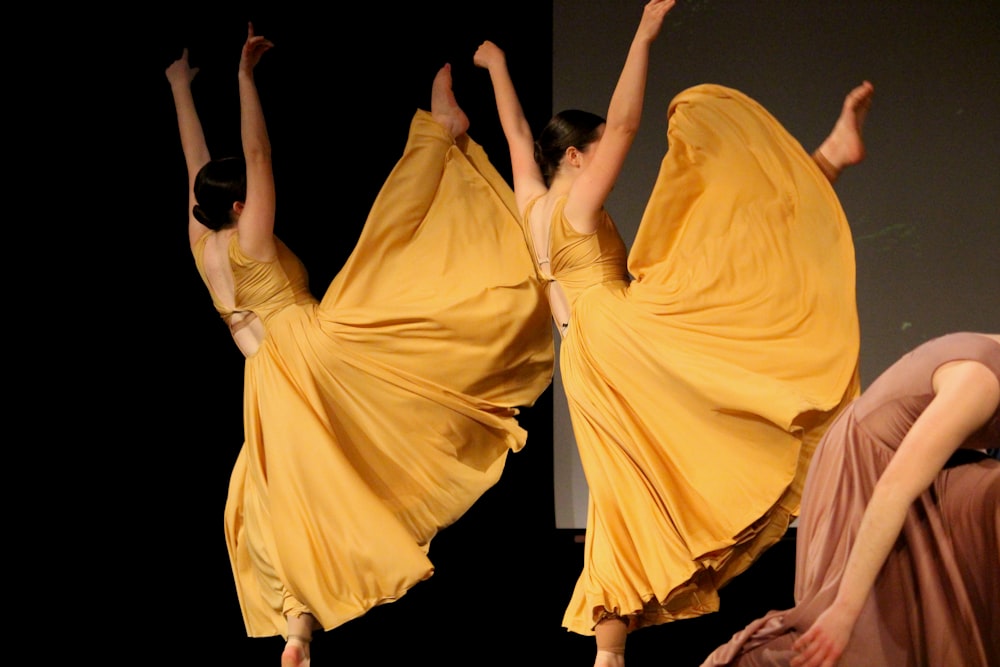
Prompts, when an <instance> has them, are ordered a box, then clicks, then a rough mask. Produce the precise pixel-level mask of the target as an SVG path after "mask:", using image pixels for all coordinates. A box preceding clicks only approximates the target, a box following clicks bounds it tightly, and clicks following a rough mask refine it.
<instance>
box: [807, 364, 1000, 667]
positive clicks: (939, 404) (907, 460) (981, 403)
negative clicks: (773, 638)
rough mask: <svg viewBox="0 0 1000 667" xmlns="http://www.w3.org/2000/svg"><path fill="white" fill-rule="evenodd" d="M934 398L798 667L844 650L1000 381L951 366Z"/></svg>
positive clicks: (887, 480)
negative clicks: (909, 519)
mask: <svg viewBox="0 0 1000 667" xmlns="http://www.w3.org/2000/svg"><path fill="white" fill-rule="evenodd" d="M933 385H934V398H933V400H931V402H930V404H929V405H928V406H927V408H926V409H925V410H924V412H923V413H922V414H921V415H920V417H918V418H917V420H916V421H915V422H914V423H913V426H912V427H911V428H910V430H909V432H908V433H907V434H906V436H905V437H904V438H903V440H902V442H901V443H900V445H899V448H898V449H897V450H896V453H895V454H894V455H893V457H892V461H890V462H889V465H888V466H887V467H886V469H885V472H883V473H882V476H881V477H880V478H879V480H878V482H877V483H876V485H875V489H874V491H873V492H872V496H871V499H870V500H869V501H868V506H867V507H866V508H865V512H864V515H863V516H862V518H861V525H860V527H859V528H858V534H857V537H856V539H855V541H854V545H853V546H852V547H851V553H850V555H849V556H848V559H847V565H846V567H845V569H844V576H843V578H842V579H841V582H840V586H839V588H838V589H837V596H836V598H835V599H834V601H833V603H832V604H831V605H830V607H829V608H827V609H826V610H825V611H824V612H823V613H822V614H820V615H819V617H818V618H817V619H816V622H815V623H813V625H812V626H811V627H810V628H809V629H808V630H807V631H806V632H805V633H804V634H803V635H802V637H800V638H799V639H798V640H797V641H796V643H795V645H794V649H795V650H796V652H797V655H796V656H795V657H794V658H793V659H792V661H791V665H792V667H833V665H836V664H837V660H838V659H839V658H840V655H841V654H842V653H843V651H844V648H845V647H846V646H847V642H848V641H849V640H850V637H851V633H852V632H853V630H854V624H855V623H856V621H857V618H858V615H859V614H860V613H861V610H862V607H863V606H864V604H865V600H866V599H867V598H868V595H869V593H870V592H871V590H872V587H873V586H874V585H875V580H876V578H877V577H878V573H879V571H880V570H881V569H882V565H883V564H884V563H885V560H886V558H887V557H888V555H889V552H890V551H891V549H892V546H893V544H895V543H896V540H897V538H898V537H899V533H900V531H901V530H902V526H903V522H904V519H905V518H906V513H907V512H908V510H909V508H910V506H911V505H912V504H913V502H914V500H916V498H917V496H919V495H920V494H921V493H923V492H924V491H925V490H926V489H927V488H928V487H929V486H930V484H931V483H932V482H933V481H934V478H935V477H936V476H937V474H938V473H939V472H940V471H941V470H942V468H943V467H944V465H945V463H946V462H947V461H948V458H949V457H950V456H951V455H952V454H954V453H955V450H956V449H958V448H959V446H961V445H962V443H964V442H966V441H967V440H968V438H969V436H970V435H972V434H973V433H975V432H976V431H977V430H979V429H980V428H981V427H982V426H983V425H984V424H986V423H987V421H988V420H989V419H990V418H991V417H992V415H993V414H994V413H995V412H996V410H997V406H998V405H1000V382H998V381H997V378H996V375H994V374H993V371H991V370H990V369H989V368H987V367H986V366H985V365H983V364H981V363H979V362H977V361H952V362H949V363H947V364H944V365H942V366H941V368H939V369H938V370H937V371H936V372H935V373H934V378H933Z"/></svg>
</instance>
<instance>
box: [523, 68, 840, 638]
mask: <svg viewBox="0 0 1000 667" xmlns="http://www.w3.org/2000/svg"><path fill="white" fill-rule="evenodd" d="M668 117H669V124H668V132H667V136H668V141H669V150H668V151H667V154H666V157H665V158H664V160H663V162H662V165H661V170H660V173H659V176H658V180H657V182H656V184H655V186H654V189H653V192H652V194H651V196H650V200H649V202H648V205H647V208H646V211H645V213H644V215H643V219H642V223H641V225H640V228H639V232H638V234H637V237H636V240H635V244H634V246H633V248H632V250H631V252H630V253H629V254H628V256H627V265H626V253H625V247H624V243H623V242H622V240H621V237H620V236H619V234H618V232H617V230H616V229H615V226H614V223H613V222H612V221H611V219H610V218H608V217H606V218H605V221H604V225H603V226H601V227H600V228H599V229H598V230H597V231H596V233H594V234H579V233H576V232H575V231H574V230H573V229H572V227H571V226H570V225H569V223H568V222H567V221H566V219H565V217H564V216H563V214H562V206H561V205H557V206H556V210H555V213H554V215H553V221H552V228H551V244H550V248H551V249H552V251H551V253H550V260H551V276H552V277H553V278H555V279H557V280H558V281H559V282H560V283H561V284H562V286H563V287H564V289H565V291H566V292H567V296H568V298H569V300H570V302H571V305H572V313H571V317H570V322H569V328H568V330H567V333H566V337H565V339H564V340H563V342H562V345H561V348H560V371H561V374H562V379H563V382H564V385H565V391H566V396H567V400H568V403H569V410H570V416H571V419H572V423H573V429H574V433H575V436H576V440H577V445H578V447H579V451H580V458H581V461H582V464H583V469H584V472H585V475H586V479H587V483H588V487H589V491H590V498H589V506H588V517H587V533H586V542H585V547H584V550H585V555H584V567H583V571H582V573H581V575H580V577H579V579H578V581H577V584H576V587H575V590H574V592H573V596H572V599H571V601H570V603H569V606H568V608H567V609H566V612H565V615H564V618H563V625H564V626H565V627H566V628H568V629H569V630H571V631H573V632H576V633H579V634H593V627H594V625H595V620H596V619H597V618H598V616H597V610H598V609H599V608H601V607H603V608H605V609H607V610H608V611H611V612H614V613H618V614H620V615H631V616H633V620H632V623H633V625H632V627H633V628H638V627H644V626H648V625H655V624H659V623H665V622H668V621H672V620H675V619H681V618H688V617H692V616H697V615H700V614H704V613H708V612H711V611H716V610H717V609H718V606H719V599H718V589H719V588H720V587H721V586H722V585H723V584H725V583H726V581H728V580H729V579H731V578H732V577H734V576H736V575H737V574H739V573H740V572H742V571H744V570H745V569H746V568H747V567H748V566H749V565H750V564H751V563H752V562H753V561H754V559H755V558H756V557H757V556H759V555H760V553H761V552H763V551H764V550H765V549H766V548H768V547H769V546H771V545H773V544H774V543H775V542H777V541H778V540H779V539H780V538H781V536H782V534H783V533H784V532H785V531H786V529H787V528H788V525H789V523H790V522H791V520H792V519H793V518H794V516H795V515H796V514H797V512H798V510H799V500H800V495H801V491H802V483H803V481H804V479H805V473H806V469H807V467H808V462H809V458H810V456H811V455H812V452H813V449H814V448H815V446H816V444H817V442H818V440H819V438H820V436H821V435H822V433H823V431H824V430H825V428H826V427H827V426H828V425H829V423H830V421H831V420H832V418H833V417H834V416H835V415H836V414H837V413H838V412H839V410H840V409H841V408H842V407H843V406H844V405H846V403H847V402H849V401H850V400H851V399H853V398H854V397H855V396H857V394H858V390H859V376H858V351H859V325H858V316H857V308H856V303H855V264H854V249H853V243H852V239H851V234H850V229H849V227H848V225H847V221H846V218H845V216H844V213H843V210H842V208H841V207H840V204H839V203H838V201H837V198H836V196H835V195H834V193H833V189H832V187H831V186H830V184H829V182H828V181H827V180H826V179H825V178H824V177H823V175H822V173H821V172H820V171H819V169H818V168H817V166H816V165H815V164H814V162H813V160H812V159H811V157H810V156H809V155H808V154H807V153H806V151H804V150H803V149H802V147H801V145H800V144H799V143H798V142H797V141H795V139H793V138H792V137H791V136H790V135H789V134H788V133H787V131H785V129H784V128H783V127H782V126H781V125H780V124H779V123H778V122H777V121H776V120H775V119H774V118H773V117H772V116H771V115H770V114H769V113H768V112H767V111H766V110H765V109H764V108H762V107H761V106H760V105H759V104H757V103H756V102H755V101H753V100H751V99H749V98H748V97H746V96H745V95H744V94H742V93H740V92H739V91H735V90H732V89H728V88H725V87H722V86H718V85H711V84H707V85H701V86H696V87H694V88H691V89H689V90H686V91H684V92H682V93H681V94H679V95H678V96H677V97H675V98H674V100H673V101H672V102H671V105H670V108H669V111H668ZM563 203H564V202H563ZM529 241H530V239H529ZM629 274H630V275H631V277H632V279H631V280H630V279H629Z"/></svg>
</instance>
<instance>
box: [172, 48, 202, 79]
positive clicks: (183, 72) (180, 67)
mask: <svg viewBox="0 0 1000 667" xmlns="http://www.w3.org/2000/svg"><path fill="white" fill-rule="evenodd" d="M198 70H199V68H197V67H191V64H190V63H189V62H188V50H187V48H185V49H184V50H183V51H182V52H181V57H180V58H178V59H177V60H175V61H174V62H172V63H170V66H169V67H167V70H166V75H167V81H169V82H170V85H171V86H174V85H177V84H179V83H180V84H185V85H186V84H190V83H191V81H193V80H194V77H195V75H196V74H198Z"/></svg>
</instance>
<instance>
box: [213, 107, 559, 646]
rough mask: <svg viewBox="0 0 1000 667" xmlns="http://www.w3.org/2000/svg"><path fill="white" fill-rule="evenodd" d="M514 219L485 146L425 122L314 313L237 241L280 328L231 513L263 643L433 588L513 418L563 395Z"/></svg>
mask: <svg viewBox="0 0 1000 667" xmlns="http://www.w3.org/2000/svg"><path fill="white" fill-rule="evenodd" d="M513 211H515V208H514V204H513V193H512V192H511V191H510V188H509V186H508V185H507V184H506V183H505V182H504V180H503V179H502V177H501V176H500V175H499V174H498V173H497V172H496V171H495V169H494V168H493V167H492V165H491V164H490V163H489V160H488V159H487V156H486V154H485V153H484V152H483V150H482V148H481V147H480V146H479V145H478V144H476V143H475V142H473V141H472V140H470V139H468V138H467V137H463V138H462V139H461V140H460V142H459V144H458V145H456V143H455V142H454V141H453V140H452V139H451V137H450V135H449V134H448V133H447V132H446V131H445V130H444V128H442V127H441V126H440V125H438V124H437V123H436V122H434V121H433V119H432V118H431V116H430V114H429V113H427V112H424V111H418V112H417V113H416V114H415V116H414V118H413V121H412V123H411V127H410V134H409V138H408V141H407V145H406V149H405V151H404V154H403V156H402V158H401V159H400V161H399V162H398V163H397V165H396V167H395V168H394V170H393V171H392V173H391V174H390V176H389V178H388V180H387V181H386V183H385V185H384V186H383V188H382V190H381V192H380V193H379V195H378V197H377V199H376V201H375V203H374V205H373V208H372V209H371V212H370V214H369V217H368V220H367V221H366V225H365V228H364V230H363V233H362V235H361V237H360V239H359V241H358V243H357V246H356V247H355V249H354V251H353V253H352V255H351V257H350V258H349V259H348V261H347V263H346V264H345V266H344V267H343V268H342V270H341V271H340V272H339V274H338V275H337V276H336V278H335V279H334V280H333V282H332V283H331V285H330V286H329V288H328V291H327V292H326V294H325V295H324V297H323V299H322V300H321V301H320V302H319V303H317V301H316V299H314V298H313V297H311V296H309V294H308V289H307V285H306V273H305V269H304V268H303V267H302V265H301V263H300V262H299V260H298V259H297V258H295V256H294V255H292V254H291V252H290V251H289V250H288V248H286V247H285V246H284V245H283V244H280V243H279V258H278V259H277V260H276V261H274V262H257V261H254V260H252V259H250V258H248V257H246V256H244V255H243V254H242V253H241V252H240V248H239V244H238V242H237V238H236V236H235V235H234V237H233V242H232V244H231V247H230V259H231V263H232V267H233V272H234V276H235V279H236V300H237V309H243V310H253V311H254V312H255V313H257V315H258V316H259V317H260V318H261V319H262V320H263V321H264V323H265V325H266V330H267V335H266V337H265V339H264V342H263V344H262V345H261V347H260V349H259V350H258V351H257V352H256V353H255V354H254V355H252V356H251V357H249V358H248V359H247V361H246V371H245V384H244V424H245V438H246V441H245V443H244V446H243V448H242V450H241V452H240V454H239V457H238V460H237V461H236V465H235V467H234V469H233V472H232V477H231V481H230V487H229V494H228V499H227V503H226V508H225V534H226V540H227V545H228V549H229V555H230V559H231V563H232V569H233V575H234V578H235V582H236V590H237V593H238V595H239V601H240V605H241V608H242V611H243V616H244V621H245V624H246V628H247V633H248V634H249V635H250V636H254V637H261V636H271V635H278V634H281V635H284V634H285V633H286V632H287V629H286V624H285V618H284V615H285V614H286V613H294V614H297V613H301V612H302V611H310V612H311V613H313V614H314V615H315V616H316V618H317V619H318V621H319V623H320V624H321V625H322V626H323V628H325V629H331V628H334V627H336V626H338V625H341V624H343V623H345V622H347V621H349V620H351V619H353V618H356V617H358V616H360V615H362V614H364V613H365V612H366V611H367V610H369V609H371V608H372V607H374V606H375V605H378V604H382V603H387V602H391V601H393V600H396V599H398V598H399V597H400V596H402V595H403V594H405V593H406V592H407V590H408V589H410V588H411V587H412V586H413V585H415V584H416V583H417V582H420V581H422V580H424V579H426V578H428V577H430V576H431V575H432V574H433V571H434V567H433V565H432V563H431V561H430V560H429V558H428V547H429V544H430V541H431V539H432V538H433V537H434V535H435V534H436V532H437V531H439V530H440V529H442V528H444V527H446V526H448V525H449V524H451V523H452V522H454V521H455V520H456V519H458V518H459V517H460V516H461V515H462V514H463V513H464V512H465V511H466V510H467V509H468V508H469V507H470V506H471V505H472V503H473V502H475V501H476V499H478V498H479V497H480V496H481V495H482V494H483V493H484V492H485V491H486V490H488V489H489V488H490V487H491V486H492V485H493V484H495V483H496V481H497V480H498V478H499V476H500V474H501V472H502V470H503V467H504V463H505V461H506V456H507V454H508V452H510V451H517V450H519V449H520V448H521V447H522V446H523V445H524V444H525V441H526V435H527V434H526V433H525V431H524V430H523V428H522V427H521V426H519V424H518V422H517V418H516V417H517V414H518V410H517V407H518V406H530V405H532V404H533V403H534V402H535V400H536V399H537V398H538V396H539V395H540V394H541V393H542V392H543V391H544V390H545V388H546V387H547V386H548V385H549V383H550V381H551V378H552V364H553V343H552V334H551V324H550V316H549V313H548V308H547V302H546V300H545V296H544V293H543V291H542V286H541V283H540V281H539V280H538V276H537V274H536V272H535V268H534V265H533V264H532V261H531V258H530V256H529V255H528V251H527V247H526V245H525V241H524V233H523V230H522V227H521V226H520V223H519V220H518V218H517V216H516V215H515V214H514V212H513ZM200 248H201V247H199V248H196V253H195V256H196V262H197V264H198V266H199V271H201V272H202V276H203V278H204V275H205V274H204V270H203V268H202V252H201V250H200ZM206 284H207V281H206ZM216 307H217V309H218V310H219V312H220V314H222V315H223V316H227V315H228V313H229V312H231V311H229V309H227V308H225V307H224V306H222V305H221V304H220V303H219V302H218V301H217V300H216Z"/></svg>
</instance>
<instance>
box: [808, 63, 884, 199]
mask: <svg viewBox="0 0 1000 667" xmlns="http://www.w3.org/2000/svg"><path fill="white" fill-rule="evenodd" d="M874 94H875V86H873V85H872V84H871V82H869V81H865V82H864V83H862V84H861V85H860V86H858V87H856V88H855V89H854V90H852V91H851V92H849V93H848V94H847V97H846V98H844V106H843V107H842V108H841V111H840V117H839V118H838V119H837V122H836V123H835V124H834V126H833V130H832V131H831V132H830V136H828V137H827V138H826V140H825V141H824V142H823V143H822V144H821V145H820V147H819V150H818V152H819V154H820V156H821V157H822V158H825V159H826V161H827V162H828V163H829V166H830V167H832V168H833V170H834V173H833V174H832V178H831V179H830V180H831V181H832V180H834V179H836V177H837V176H838V175H839V174H840V172H841V171H842V170H843V169H844V168H845V167H849V166H851V165H853V164H857V163H859V162H861V161H862V160H864V159H865V143H864V141H863V140H862V139H861V128H862V126H863V125H864V123H865V117H866V116H867V115H868V109H870V108H871V105H872V96H873V95H874ZM820 166H821V167H823V166H824V165H822V164H821V165H820ZM824 171H826V169H824ZM827 176H831V174H827Z"/></svg>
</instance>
